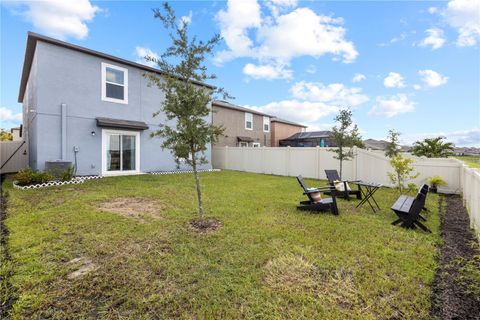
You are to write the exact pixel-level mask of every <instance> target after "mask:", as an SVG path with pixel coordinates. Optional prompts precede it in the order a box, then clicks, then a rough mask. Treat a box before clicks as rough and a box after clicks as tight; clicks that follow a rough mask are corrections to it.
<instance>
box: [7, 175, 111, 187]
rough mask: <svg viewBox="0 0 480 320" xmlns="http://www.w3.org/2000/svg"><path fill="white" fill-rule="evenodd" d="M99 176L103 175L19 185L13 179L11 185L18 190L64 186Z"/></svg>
mask: <svg viewBox="0 0 480 320" xmlns="http://www.w3.org/2000/svg"><path fill="white" fill-rule="evenodd" d="M101 178H103V177H102V176H83V177H75V178H73V179H71V180H68V181H49V182H45V183H39V184H32V185H29V186H19V185H18V184H17V181H13V187H14V188H15V189H20V190H29V189H40V188H48V187H57V186H64V185H68V184H80V183H84V182H85V181H87V180H92V179H101Z"/></svg>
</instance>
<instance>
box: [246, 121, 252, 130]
mask: <svg viewBox="0 0 480 320" xmlns="http://www.w3.org/2000/svg"><path fill="white" fill-rule="evenodd" d="M246 127H247V128H248V129H251V128H252V122H250V121H247V123H246Z"/></svg>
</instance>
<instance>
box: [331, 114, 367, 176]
mask: <svg viewBox="0 0 480 320" xmlns="http://www.w3.org/2000/svg"><path fill="white" fill-rule="evenodd" d="M334 120H335V122H337V123H338V126H334V127H333V129H332V140H333V141H334V142H335V144H336V145H337V148H336V149H332V151H333V152H335V153H336V155H335V156H334V158H335V159H338V160H339V161H340V178H341V177H342V169H343V161H346V160H350V159H352V158H353V157H354V154H353V147H354V146H357V147H360V148H361V147H363V146H364V145H363V142H362V137H361V136H360V133H359V132H358V126H357V125H356V124H355V125H354V126H353V127H352V123H353V122H352V111H351V110H350V109H348V108H347V109H341V110H340V112H339V114H338V115H337V116H336V117H335V119H334Z"/></svg>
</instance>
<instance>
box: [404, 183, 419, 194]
mask: <svg viewBox="0 0 480 320" xmlns="http://www.w3.org/2000/svg"><path fill="white" fill-rule="evenodd" d="M417 192H418V186H417V185H416V184H415V183H413V182H410V183H409V184H408V185H407V193H408V194H411V195H415V194H417Z"/></svg>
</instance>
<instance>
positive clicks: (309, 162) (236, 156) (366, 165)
mask: <svg viewBox="0 0 480 320" xmlns="http://www.w3.org/2000/svg"><path fill="white" fill-rule="evenodd" d="M329 149H330V148H328V149H327V148H318V147H317V148H291V147H286V148H268V147H262V148H239V147H214V148H213V152H212V164H213V167H214V168H216V169H227V170H238V171H246V172H256V173H265V174H276V175H282V176H297V175H299V174H301V175H303V176H304V177H307V178H315V179H326V177H325V172H324V170H325V169H337V170H338V169H339V161H338V160H337V159H335V158H334V155H335V153H333V152H332V151H330V150H329ZM354 154H355V157H354V159H353V160H351V161H346V162H344V165H343V179H348V180H363V181H369V182H376V183H381V184H383V185H385V186H391V185H390V180H389V178H388V176H387V173H388V172H393V169H392V167H391V166H390V162H389V159H388V158H386V157H385V156H384V155H383V154H381V153H379V152H372V151H367V150H363V149H357V148H354ZM407 156H408V157H411V158H412V159H413V160H414V163H413V166H414V167H415V170H416V172H419V173H420V175H419V176H418V177H417V178H416V179H415V180H413V181H411V182H414V183H416V184H417V185H420V184H422V183H425V182H426V180H427V178H428V177H431V176H441V177H442V178H443V179H444V180H445V181H446V182H447V184H448V186H447V187H445V188H439V189H440V191H441V192H446V193H456V194H460V193H462V194H463V198H464V201H465V205H466V207H467V209H468V212H469V214H470V218H471V219H470V221H471V223H472V228H474V229H476V231H477V234H478V232H479V231H480V171H478V170H474V169H471V168H468V167H467V166H466V165H464V164H463V162H461V161H459V160H457V159H450V158H449V159H437V158H435V159H427V158H418V157H414V156H410V155H407Z"/></svg>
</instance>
